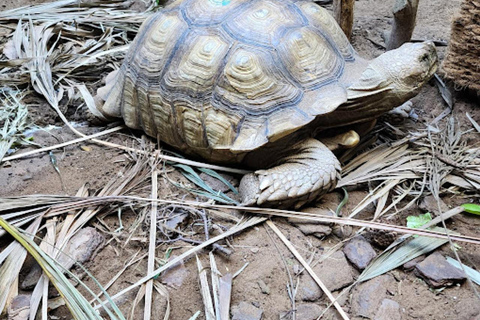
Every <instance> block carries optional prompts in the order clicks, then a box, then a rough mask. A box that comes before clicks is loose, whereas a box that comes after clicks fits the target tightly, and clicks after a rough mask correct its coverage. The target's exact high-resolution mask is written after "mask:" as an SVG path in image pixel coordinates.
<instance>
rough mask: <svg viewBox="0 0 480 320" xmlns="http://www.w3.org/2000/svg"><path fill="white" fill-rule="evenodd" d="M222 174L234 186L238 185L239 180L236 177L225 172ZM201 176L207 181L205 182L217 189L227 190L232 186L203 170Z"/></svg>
mask: <svg viewBox="0 0 480 320" xmlns="http://www.w3.org/2000/svg"><path fill="white" fill-rule="evenodd" d="M220 175H221V176H222V177H223V178H224V179H225V180H226V181H228V182H229V183H230V184H232V185H233V186H235V185H238V180H237V179H235V178H234V177H232V176H230V175H227V174H225V173H220ZM200 178H201V179H202V180H203V181H205V183H206V184H207V185H208V186H210V187H211V188H212V189H213V190H215V191H220V192H227V191H229V190H230V188H229V187H228V186H227V185H226V184H225V183H223V182H222V181H220V180H218V179H217V178H214V177H212V176H211V175H209V174H206V173H203V172H202V173H200Z"/></svg>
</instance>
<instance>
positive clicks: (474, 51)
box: [442, 0, 480, 92]
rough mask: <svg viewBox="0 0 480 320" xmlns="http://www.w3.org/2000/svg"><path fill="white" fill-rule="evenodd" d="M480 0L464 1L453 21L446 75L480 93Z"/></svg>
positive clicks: (444, 67)
mask: <svg viewBox="0 0 480 320" xmlns="http://www.w3.org/2000/svg"><path fill="white" fill-rule="evenodd" d="M479 57H480V0H464V1H463V2H462V5H461V8H460V13H459V15H457V16H456V17H455V18H454V20H453V23H452V34H451V36H450V43H449V45H448V50H447V55H446V57H445V60H444V62H443V65H442V69H443V72H444V74H445V77H446V78H447V79H449V80H453V82H454V83H455V84H456V85H457V86H460V87H463V88H469V89H471V90H476V91H477V92H480V58H479Z"/></svg>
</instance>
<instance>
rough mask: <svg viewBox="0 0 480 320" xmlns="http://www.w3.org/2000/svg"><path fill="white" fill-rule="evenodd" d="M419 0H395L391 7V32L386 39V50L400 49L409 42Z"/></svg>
mask: <svg viewBox="0 0 480 320" xmlns="http://www.w3.org/2000/svg"><path fill="white" fill-rule="evenodd" d="M418 1H419V0H396V2H395V6H394V7H393V26H392V32H391V33H390V36H389V37H388V42H387V50H392V49H396V48H398V47H400V46H401V45H402V44H404V43H405V42H407V41H410V39H411V38H412V34H413V29H414V28H415V19H416V18H417V9H418Z"/></svg>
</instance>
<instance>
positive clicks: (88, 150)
mask: <svg viewBox="0 0 480 320" xmlns="http://www.w3.org/2000/svg"><path fill="white" fill-rule="evenodd" d="M80 149H82V150H83V151H85V152H90V151H92V148H91V147H89V146H80Z"/></svg>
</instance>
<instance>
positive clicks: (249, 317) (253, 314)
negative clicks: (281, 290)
mask: <svg viewBox="0 0 480 320" xmlns="http://www.w3.org/2000/svg"><path fill="white" fill-rule="evenodd" d="M262 315H263V310H262V309H260V308H257V307H255V306H254V305H253V304H251V303H249V302H245V301H242V302H240V303H239V304H237V305H236V306H233V307H232V320H260V319H262Z"/></svg>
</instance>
